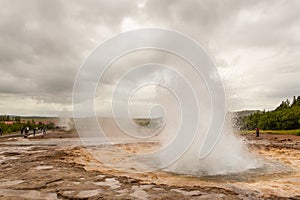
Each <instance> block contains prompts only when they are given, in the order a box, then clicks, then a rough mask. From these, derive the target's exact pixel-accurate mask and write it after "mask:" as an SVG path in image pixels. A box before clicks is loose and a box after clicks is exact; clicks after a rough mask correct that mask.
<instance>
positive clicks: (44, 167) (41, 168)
mask: <svg viewBox="0 0 300 200" xmlns="http://www.w3.org/2000/svg"><path fill="white" fill-rule="evenodd" d="M36 169H37V170H45V169H53V166H51V165H40V166H37V167H36Z"/></svg>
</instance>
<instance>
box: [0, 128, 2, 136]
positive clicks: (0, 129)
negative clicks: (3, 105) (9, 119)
mask: <svg viewBox="0 0 300 200" xmlns="http://www.w3.org/2000/svg"><path fill="white" fill-rule="evenodd" d="M0 135H2V128H1V127H0Z"/></svg>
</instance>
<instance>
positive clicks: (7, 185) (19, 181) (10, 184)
mask: <svg viewBox="0 0 300 200" xmlns="http://www.w3.org/2000/svg"><path fill="white" fill-rule="evenodd" d="M23 182H24V181H22V180H15V181H5V182H0V188H3V187H9V186H13V185H18V184H20V183H23Z"/></svg>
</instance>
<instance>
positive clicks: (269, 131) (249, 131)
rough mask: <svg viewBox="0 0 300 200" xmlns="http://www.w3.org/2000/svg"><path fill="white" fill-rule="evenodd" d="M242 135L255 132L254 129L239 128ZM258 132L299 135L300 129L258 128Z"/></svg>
mask: <svg viewBox="0 0 300 200" xmlns="http://www.w3.org/2000/svg"><path fill="white" fill-rule="evenodd" d="M239 133H240V134H242V135H247V134H255V130H241V131H239ZM260 134H280V135H298V136H300V129H295V130H260Z"/></svg>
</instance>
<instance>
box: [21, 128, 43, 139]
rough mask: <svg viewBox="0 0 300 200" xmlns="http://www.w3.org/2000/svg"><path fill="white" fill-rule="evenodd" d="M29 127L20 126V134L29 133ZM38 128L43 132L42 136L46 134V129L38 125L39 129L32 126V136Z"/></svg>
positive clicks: (25, 135)
mask: <svg viewBox="0 0 300 200" xmlns="http://www.w3.org/2000/svg"><path fill="white" fill-rule="evenodd" d="M29 130H30V129H29V127H28V126H27V127H22V128H21V134H22V135H23V133H24V137H27V136H28V134H29ZM38 130H40V131H41V132H42V133H43V136H44V135H46V129H45V128H44V127H40V128H39V129H38V128H33V130H32V131H33V136H35V134H36V132H37V131H38Z"/></svg>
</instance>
